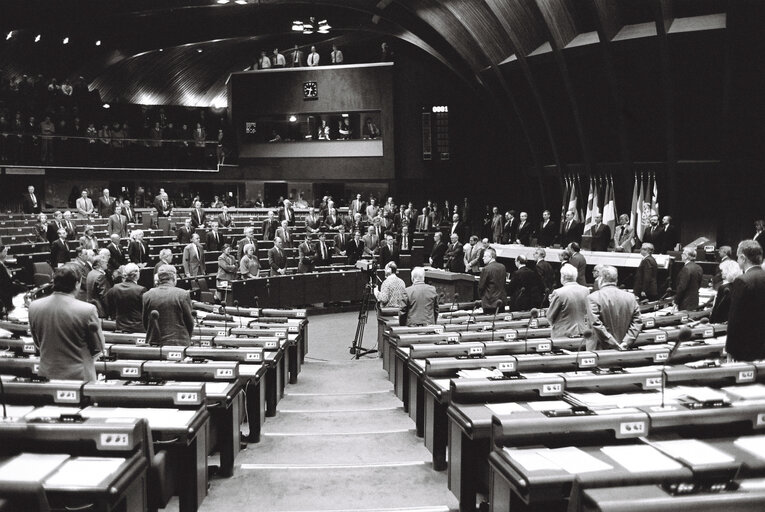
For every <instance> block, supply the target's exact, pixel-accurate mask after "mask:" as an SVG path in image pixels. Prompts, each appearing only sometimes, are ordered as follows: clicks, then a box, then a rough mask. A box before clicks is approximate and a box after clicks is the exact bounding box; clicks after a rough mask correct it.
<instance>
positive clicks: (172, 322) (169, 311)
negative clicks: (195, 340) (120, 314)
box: [142, 265, 194, 346]
mask: <svg viewBox="0 0 765 512" xmlns="http://www.w3.org/2000/svg"><path fill="white" fill-rule="evenodd" d="M177 281H178V275H177V272H176V270H175V267H174V266H172V265H162V266H161V267H159V270H158V271H157V286H155V287H154V288H152V289H151V290H149V291H147V292H146V293H144V294H143V297H142V301H143V313H142V317H143V327H144V329H146V341H147V342H148V343H149V344H150V345H185V346H188V345H190V344H191V333H192V332H193V330H194V317H193V316H192V315H191V296H190V295H189V292H188V290H182V289H180V288H177V287H176V286H175V284H176V282H177ZM152 311H156V312H157V313H159V318H158V319H157V320H153V319H152V318H151V312H152Z"/></svg>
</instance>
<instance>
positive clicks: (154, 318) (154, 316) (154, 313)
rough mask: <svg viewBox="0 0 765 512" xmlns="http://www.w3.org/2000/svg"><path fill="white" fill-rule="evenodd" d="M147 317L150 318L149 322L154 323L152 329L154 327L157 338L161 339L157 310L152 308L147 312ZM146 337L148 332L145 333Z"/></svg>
mask: <svg viewBox="0 0 765 512" xmlns="http://www.w3.org/2000/svg"><path fill="white" fill-rule="evenodd" d="M149 318H150V319H151V323H152V324H153V325H154V329H156V331H157V340H159V341H161V340H162V336H161V334H160V330H159V311H157V310H156V309H152V310H151V312H150V313H149ZM146 337H147V338H148V337H149V333H148V332H147V333H146ZM148 341H149V340H148V339H147V340H146V342H147V343H148ZM158 344H161V343H158Z"/></svg>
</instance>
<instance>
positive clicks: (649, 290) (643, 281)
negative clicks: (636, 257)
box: [632, 243, 659, 300]
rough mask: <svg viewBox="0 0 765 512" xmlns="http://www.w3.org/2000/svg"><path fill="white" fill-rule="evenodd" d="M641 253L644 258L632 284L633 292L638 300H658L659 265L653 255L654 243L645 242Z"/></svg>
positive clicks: (641, 247)
mask: <svg viewBox="0 0 765 512" xmlns="http://www.w3.org/2000/svg"><path fill="white" fill-rule="evenodd" d="M640 255H641V256H642V257H643V259H642V260H641V261H640V265H639V266H638V269H637V272H636V273H635V283H634V284H633V286H632V292H633V293H634V294H635V297H637V299H638V300H643V299H647V300H656V299H658V298H659V291H658V285H657V282H656V278H657V275H658V273H659V266H658V265H657V264H656V260H655V259H654V257H653V244H650V243H644V244H643V245H641V246H640Z"/></svg>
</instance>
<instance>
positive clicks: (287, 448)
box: [236, 430, 432, 466]
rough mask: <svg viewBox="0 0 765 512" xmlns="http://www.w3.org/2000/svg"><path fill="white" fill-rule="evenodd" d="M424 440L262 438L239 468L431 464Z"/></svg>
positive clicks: (391, 436)
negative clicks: (259, 465) (282, 465)
mask: <svg viewBox="0 0 765 512" xmlns="http://www.w3.org/2000/svg"><path fill="white" fill-rule="evenodd" d="M431 458H432V456H431V455H430V452H429V451H428V450H427V449H426V448H425V445H424V444H423V442H422V439H419V438H417V437H415V436H414V435H413V434H412V432H411V431H408V430H407V431H403V432H391V433H387V434H366V435H365V434H354V435H346V436H325V435H321V434H317V435H315V436H263V438H262V439H261V441H260V443H258V444H251V445H249V447H248V448H247V449H246V450H244V451H243V452H241V453H240V454H239V456H238V457H237V459H236V462H237V464H286V465H298V466H299V465H312V464H325V465H328V464H375V463H376V464H389V463H397V462H398V463H414V462H427V461H430V460H431Z"/></svg>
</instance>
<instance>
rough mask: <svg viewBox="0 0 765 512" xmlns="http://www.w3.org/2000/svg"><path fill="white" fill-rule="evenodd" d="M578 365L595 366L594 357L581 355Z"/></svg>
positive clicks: (583, 366) (584, 366)
mask: <svg viewBox="0 0 765 512" xmlns="http://www.w3.org/2000/svg"><path fill="white" fill-rule="evenodd" d="M579 366H581V367H582V368H586V367H588V366H595V358H594V357H583V358H581V359H580V360H579Z"/></svg>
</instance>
